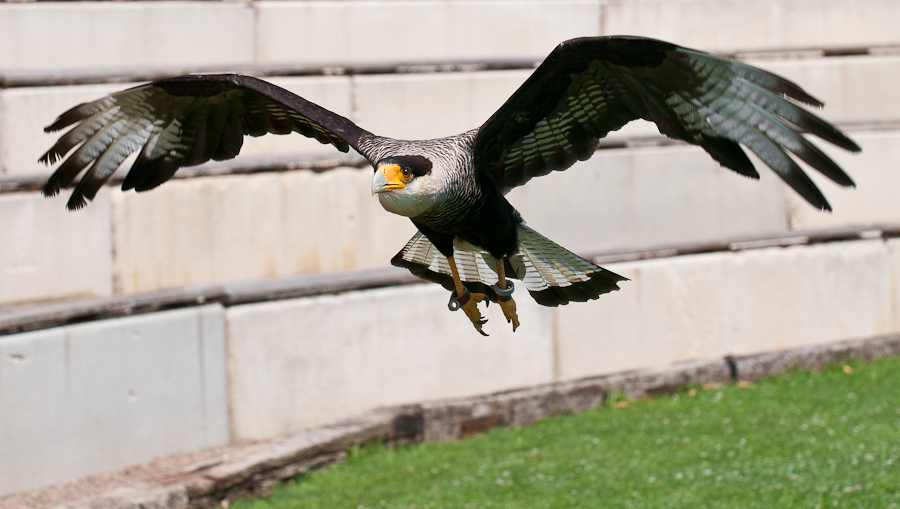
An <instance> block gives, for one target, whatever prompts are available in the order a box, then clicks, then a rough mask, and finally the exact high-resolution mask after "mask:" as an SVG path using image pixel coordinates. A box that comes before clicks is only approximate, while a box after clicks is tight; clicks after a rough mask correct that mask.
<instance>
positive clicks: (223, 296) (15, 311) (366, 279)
mask: <svg viewBox="0 0 900 509" xmlns="http://www.w3.org/2000/svg"><path fill="white" fill-rule="evenodd" d="M419 282H421V280H420V279H418V278H416V277H415V276H413V275H412V274H410V273H409V272H408V271H407V270H405V269H398V268H394V267H387V268H383V269H367V270H355V271H343V272H327V273H318V274H303V275H299V276H291V277H285V278H272V279H264V280H260V281H249V282H242V283H232V284H227V285H206V286H190V287H181V288H168V289H164V290H156V291H152V292H141V293H134V294H128V295H117V296H114V297H99V298H93V299H82V300H74V301H63V302H54V303H49V304H38V305H32V306H15V307H11V308H7V309H5V310H0V336H2V335H6V334H14V333H17V332H25V331H32V330H37V329H46V328H50V327H57V326H60V325H64V324H71V323H79V322H86V321H90V320H101V319H105V318H112V317H116V316H127V315H134V314H141V313H150V312H154V311H161V310H167V309H176V308H183V307H189V306H200V305H204V304H210V303H220V304H222V305H225V306H232V305H236V304H248V303H251V302H265V301H270V300H280V299H292V298H297V297H310V296H314V295H328V294H333V293H342V292H349V291H354V290H366V289H372V288H382V287H385V286H398V285H404V284H412V283H419Z"/></svg>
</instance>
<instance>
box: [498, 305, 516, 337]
mask: <svg viewBox="0 0 900 509" xmlns="http://www.w3.org/2000/svg"><path fill="white" fill-rule="evenodd" d="M500 309H502V310H503V316H505V317H506V323H510V322H512V327H513V332H516V329H518V328H519V315H517V314H516V301H514V300H513V298H512V297H510V298H509V300H508V301H506V302H503V301H502V300H501V301H500Z"/></svg>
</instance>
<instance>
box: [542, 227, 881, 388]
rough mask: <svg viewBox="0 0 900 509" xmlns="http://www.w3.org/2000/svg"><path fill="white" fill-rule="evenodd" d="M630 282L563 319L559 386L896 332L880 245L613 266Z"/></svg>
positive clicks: (559, 319) (566, 311) (561, 314)
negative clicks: (584, 379)
mask: <svg viewBox="0 0 900 509" xmlns="http://www.w3.org/2000/svg"><path fill="white" fill-rule="evenodd" d="M608 268H609V269H610V270H612V271H615V272H617V273H619V274H622V275H624V276H626V277H629V278H630V279H631V282H624V283H622V285H621V288H622V289H621V290H620V291H618V292H615V293H612V294H609V295H604V296H602V297H601V298H600V299H598V300H597V301H594V302H590V303H586V304H574V305H568V306H565V307H560V308H558V309H557V310H556V314H557V316H556V324H557V325H556V327H557V328H556V330H557V341H558V348H559V350H558V351H559V366H560V368H559V370H560V371H559V373H560V375H559V376H560V379H564V380H565V379H574V378H581V377H585V376H595V375H599V374H604V373H611V372H616V371H621V370H625V369H630V368H637V367H645V366H654V365H664V364H670V363H673V362H679V361H683V360H689V359H704V358H713V357H722V356H725V355H748V354H752V353H757V352H763V351H775V350H784V349H788V348H795V347H800V346H806V345H813V344H823V343H828V342H833V341H841V340H847V339H852V338H863V337H869V336H877V335H881V334H887V333H891V332H894V331H895V329H894V327H895V326H894V325H893V322H892V309H891V286H890V285H891V283H890V281H891V274H890V264H889V259H888V250H887V247H886V245H885V243H884V242H882V241H858V242H836V243H830V244H820V245H813V246H795V247H788V248H769V249H757V250H747V251H740V252H735V253H728V252H723V253H711V254H704V255H695V256H684V257H678V258H663V259H656V260H648V261H642V262H629V263H622V264H611V265H610V266H609V267H608Z"/></svg>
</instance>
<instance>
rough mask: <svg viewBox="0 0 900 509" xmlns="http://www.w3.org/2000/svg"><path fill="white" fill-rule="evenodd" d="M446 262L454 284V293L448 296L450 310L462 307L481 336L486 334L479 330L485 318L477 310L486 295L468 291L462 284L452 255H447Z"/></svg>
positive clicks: (485, 298) (485, 320)
mask: <svg viewBox="0 0 900 509" xmlns="http://www.w3.org/2000/svg"><path fill="white" fill-rule="evenodd" d="M447 262H448V263H449V264H450V273H451V274H452V275H453V284H454V285H456V293H455V294H454V295H453V296H451V297H450V304H449V307H450V310H451V311H456V310H457V309H459V308H462V310H463V311H465V312H466V316H468V317H469V320H471V321H472V325H474V326H475V330H477V331H478V332H479V333H481V335H482V336H487V334H485V332H484V331H483V330H481V327H482V326H483V325H484V324H485V323H486V322H487V319H486V318H482V317H481V312H480V311H478V303H479V302H481V301H483V300H487V296H486V295H485V294H483V293H469V291H468V290H466V287H465V286H464V285H463V282H462V279H460V277H459V270H457V268H456V260H454V259H453V257H452V256H448V257H447ZM487 302H490V301H487Z"/></svg>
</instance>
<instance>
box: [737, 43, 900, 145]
mask: <svg viewBox="0 0 900 509" xmlns="http://www.w3.org/2000/svg"><path fill="white" fill-rule="evenodd" d="M747 63H748V64H750V65H755V66H757V67H760V68H762V69H766V70H767V71H771V72H774V73H775V74H779V75H781V76H784V77H785V78H787V79H789V80H791V81H793V82H795V83H797V84H799V85H800V86H801V87H803V89H804V90H806V91H807V92H809V93H810V94H811V95H812V96H813V97H815V98H816V99H819V100H820V101H822V102H824V103H825V107H824V108H822V109H813V112H814V113H815V114H816V115H819V116H821V117H822V118H825V119H827V120H829V121H831V122H867V121H877V120H895V119H897V118H900V90H898V89H897V86H896V83H897V81H898V80H900V56H898V55H866V56H849V57H841V58H836V57H826V58H808V59H797V58H789V59H788V58H786V59H768V60H754V59H751V60H748V61H747ZM853 134H854V133H851V135H853Z"/></svg>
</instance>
